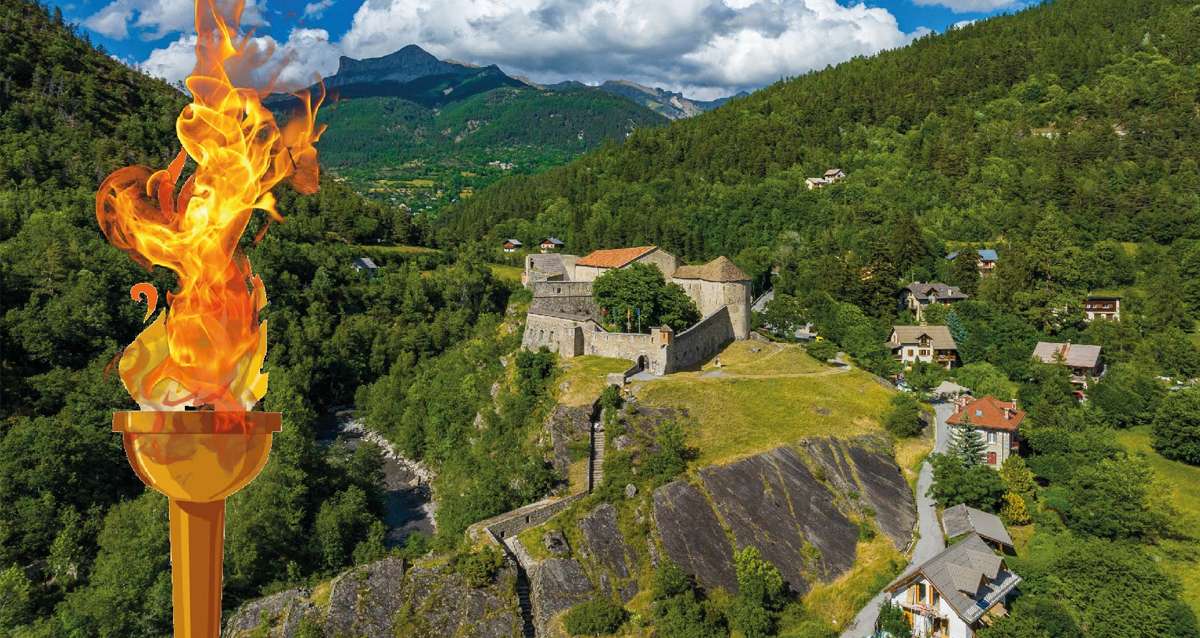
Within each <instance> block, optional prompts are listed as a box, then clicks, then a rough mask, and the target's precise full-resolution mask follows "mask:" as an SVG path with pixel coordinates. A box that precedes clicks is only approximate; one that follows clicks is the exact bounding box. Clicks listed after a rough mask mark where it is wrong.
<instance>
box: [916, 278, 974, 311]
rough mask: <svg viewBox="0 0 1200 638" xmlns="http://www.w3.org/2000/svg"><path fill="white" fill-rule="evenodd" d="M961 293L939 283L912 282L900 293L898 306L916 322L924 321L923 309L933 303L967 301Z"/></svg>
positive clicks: (965, 295) (968, 296) (967, 297)
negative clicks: (907, 312) (915, 319)
mask: <svg viewBox="0 0 1200 638" xmlns="http://www.w3.org/2000/svg"><path fill="white" fill-rule="evenodd" d="M969 298H970V295H967V294H966V293H964V292H963V291H961V290H959V289H958V288H956V287H954V286H950V285H947V284H941V283H923V282H920V281H914V282H913V283H911V284H909V285H907V286H905V287H904V289H903V290H901V292H900V306H901V307H902V308H905V309H907V310H909V311H911V312H912V313H913V316H915V317H916V318H917V321H924V320H925V309H926V308H928V307H929V306H930V305H932V304H935V303H940V304H952V303H955V302H959V301H963V300H965V299H969Z"/></svg>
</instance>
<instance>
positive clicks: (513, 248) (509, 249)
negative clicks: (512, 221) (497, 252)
mask: <svg viewBox="0 0 1200 638" xmlns="http://www.w3.org/2000/svg"><path fill="white" fill-rule="evenodd" d="M501 246H502V247H503V248H504V252H506V253H515V252H517V251H518V250H520V249H521V240H519V239H505V240H504V243H503V244H501Z"/></svg>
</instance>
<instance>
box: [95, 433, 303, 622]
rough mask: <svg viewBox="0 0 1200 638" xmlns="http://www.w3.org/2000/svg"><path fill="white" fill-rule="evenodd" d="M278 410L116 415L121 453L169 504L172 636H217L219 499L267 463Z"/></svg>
mask: <svg viewBox="0 0 1200 638" xmlns="http://www.w3.org/2000/svg"><path fill="white" fill-rule="evenodd" d="M281 427H282V422H281V419H280V414H279V413H278V412H206V411H191V412H152V411H145V412H118V413H116V414H114V415H113V430H114V431H116V432H120V433H121V437H122V439H123V442H124V445H125V455H126V456H128V457H129V464H130V465H131V466H132V467H133V471H134V472H136V473H137V475H138V477H139V478H141V479H142V481H143V482H144V483H145V484H146V485H148V486H150V487H152V488H154V489H155V490H157V491H158V492H160V493H162V494H163V495H165V496H166V497H167V498H168V499H169V500H170V503H171V507H170V514H171V601H172V603H173V604H174V621H175V638H220V635H221V563H222V560H223V559H224V545H225V499H227V498H228V497H229V496H231V495H232V494H234V493H235V492H237V491H238V490H240V489H242V488H243V487H245V486H246V485H247V484H249V483H250V481H252V480H254V477H255V476H257V475H258V473H259V472H260V471H261V470H262V468H263V466H264V465H266V464H267V456H268V455H269V454H270V452H271V438H272V435H273V434H274V433H275V432H278V431H279V430H280V428H281Z"/></svg>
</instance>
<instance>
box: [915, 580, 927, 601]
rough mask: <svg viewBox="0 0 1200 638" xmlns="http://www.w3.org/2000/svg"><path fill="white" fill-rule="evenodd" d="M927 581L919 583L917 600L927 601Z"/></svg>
mask: <svg viewBox="0 0 1200 638" xmlns="http://www.w3.org/2000/svg"><path fill="white" fill-rule="evenodd" d="M925 593H926V592H925V583H917V602H919V603H923V602H925Z"/></svg>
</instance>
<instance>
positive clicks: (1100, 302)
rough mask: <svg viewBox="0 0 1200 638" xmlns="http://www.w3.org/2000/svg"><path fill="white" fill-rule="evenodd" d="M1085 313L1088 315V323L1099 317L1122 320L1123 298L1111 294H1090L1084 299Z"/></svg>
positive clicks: (1107, 319) (1108, 319)
mask: <svg viewBox="0 0 1200 638" xmlns="http://www.w3.org/2000/svg"><path fill="white" fill-rule="evenodd" d="M1083 313H1084V314H1085V315H1087V320H1088V323H1091V322H1093V321H1095V320H1097V319H1104V320H1106V321H1120V320H1121V298H1120V297H1116V296H1109V295H1088V297H1087V298H1086V299H1084V300H1083Z"/></svg>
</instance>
